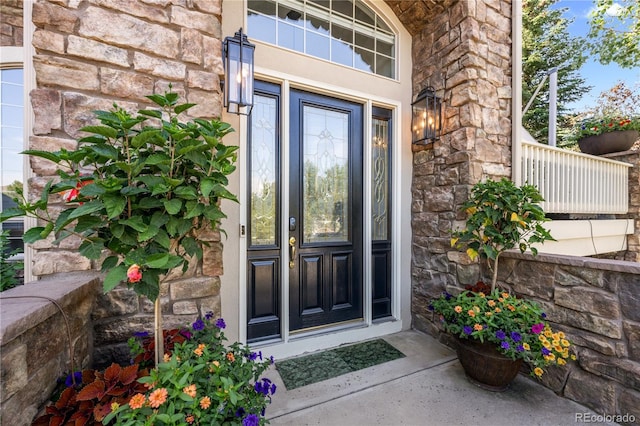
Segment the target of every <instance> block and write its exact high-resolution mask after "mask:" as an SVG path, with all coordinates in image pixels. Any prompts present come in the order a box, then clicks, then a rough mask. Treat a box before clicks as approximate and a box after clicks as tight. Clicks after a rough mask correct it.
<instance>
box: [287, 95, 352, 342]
mask: <svg viewBox="0 0 640 426" xmlns="http://www.w3.org/2000/svg"><path fill="white" fill-rule="evenodd" d="M362 146H363V140H362V106H361V105H359V104H354V103H351V102H346V101H343V100H338V99H334V98H330V97H326V96H321V95H316V94H311V93H307V92H302V91H295V90H294V91H292V92H291V128H290V153H291V155H290V159H289V163H290V175H289V176H290V180H289V190H290V194H289V200H290V202H289V221H288V226H289V241H288V243H289V328H290V330H291V331H296V330H304V329H309V328H312V327H318V326H325V325H329V324H335V323H338V322H343V321H349V320H353V319H359V318H362V294H363V291H362V237H363V236H362V183H363V181H362Z"/></svg>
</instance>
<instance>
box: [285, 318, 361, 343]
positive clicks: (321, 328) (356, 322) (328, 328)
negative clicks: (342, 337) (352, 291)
mask: <svg viewBox="0 0 640 426" xmlns="http://www.w3.org/2000/svg"><path fill="white" fill-rule="evenodd" d="M366 326H367V325H366V324H365V322H364V319H363V318H357V319H353V320H349V321H342V322H339V323H333V324H326V325H317V326H315V327H309V328H303V329H301V330H294V331H290V332H289V340H295V339H298V338H301V337H302V338H304V337H310V336H316V335H318V334H327V333H334V332H336V331H342V330H346V329H350V328H361V327H366Z"/></svg>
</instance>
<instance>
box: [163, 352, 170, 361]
mask: <svg viewBox="0 0 640 426" xmlns="http://www.w3.org/2000/svg"><path fill="white" fill-rule="evenodd" d="M162 360H163V361H164V362H169V361H171V355H169V354H168V353H166V354H164V356H163V357H162Z"/></svg>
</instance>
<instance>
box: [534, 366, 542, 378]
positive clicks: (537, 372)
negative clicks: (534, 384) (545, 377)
mask: <svg viewBox="0 0 640 426" xmlns="http://www.w3.org/2000/svg"><path fill="white" fill-rule="evenodd" d="M543 373H544V371H542V368H540V367H536V368H534V369H533V374H535V375H536V376H538V377H540V376H542V374H543Z"/></svg>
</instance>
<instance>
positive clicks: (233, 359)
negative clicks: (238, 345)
mask: <svg viewBox="0 0 640 426" xmlns="http://www.w3.org/2000/svg"><path fill="white" fill-rule="evenodd" d="M227 359H228V360H229V361H230V362H233V361H235V360H236V357H235V356H233V352H229V353H228V354H227Z"/></svg>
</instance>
